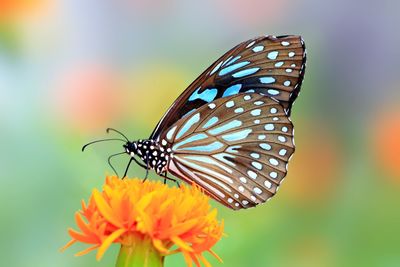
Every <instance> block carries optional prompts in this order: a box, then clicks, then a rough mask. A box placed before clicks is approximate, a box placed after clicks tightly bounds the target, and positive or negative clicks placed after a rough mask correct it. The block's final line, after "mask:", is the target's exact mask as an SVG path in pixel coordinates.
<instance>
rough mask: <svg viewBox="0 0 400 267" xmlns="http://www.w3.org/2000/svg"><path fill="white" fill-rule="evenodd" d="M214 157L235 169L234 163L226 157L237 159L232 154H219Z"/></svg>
mask: <svg viewBox="0 0 400 267" xmlns="http://www.w3.org/2000/svg"><path fill="white" fill-rule="evenodd" d="M213 157H214V158H216V159H218V160H220V161H222V162H224V163H225V164H228V165H231V166H233V167H235V166H236V164H235V163H233V162H231V161H229V160H227V159H225V157H227V158H233V159H234V158H236V157H235V156H233V155H230V154H227V153H219V154H216V155H213Z"/></svg>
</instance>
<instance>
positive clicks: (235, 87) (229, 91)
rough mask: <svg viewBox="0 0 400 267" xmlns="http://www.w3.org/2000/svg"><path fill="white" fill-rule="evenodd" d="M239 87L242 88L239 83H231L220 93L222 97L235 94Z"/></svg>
mask: <svg viewBox="0 0 400 267" xmlns="http://www.w3.org/2000/svg"><path fill="white" fill-rule="evenodd" d="M240 89H242V85H241V84H235V85H232V86H230V87H228V88H226V90H225V92H224V94H223V95H222V97H225V96H231V95H236V94H237V93H239V91H240Z"/></svg>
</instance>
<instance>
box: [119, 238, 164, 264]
mask: <svg viewBox="0 0 400 267" xmlns="http://www.w3.org/2000/svg"><path fill="white" fill-rule="evenodd" d="M131 241H132V242H129V243H128V244H122V245H121V248H120V251H119V254H118V259H117V263H116V265H115V266H116V267H163V266H164V256H162V255H161V254H160V253H159V252H158V250H157V249H156V248H155V247H154V246H153V244H152V242H151V239H149V238H144V239H143V238H141V237H133V238H132V240H131Z"/></svg>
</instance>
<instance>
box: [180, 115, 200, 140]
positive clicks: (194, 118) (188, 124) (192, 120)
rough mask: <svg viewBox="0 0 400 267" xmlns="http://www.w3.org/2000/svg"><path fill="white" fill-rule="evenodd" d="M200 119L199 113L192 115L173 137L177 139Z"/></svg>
mask: <svg viewBox="0 0 400 267" xmlns="http://www.w3.org/2000/svg"><path fill="white" fill-rule="evenodd" d="M199 120H200V113H197V114H195V115H193V116H192V117H191V118H190V119H189V120H188V121H187V122H185V124H184V125H183V127H182V128H181V130H180V131H179V132H178V134H177V135H176V137H175V139H179V138H180V137H181V136H182V135H184V134H185V133H186V132H187V131H188V130H189V129H190V127H192V125H193V124H195V123H197V122H198V121H199Z"/></svg>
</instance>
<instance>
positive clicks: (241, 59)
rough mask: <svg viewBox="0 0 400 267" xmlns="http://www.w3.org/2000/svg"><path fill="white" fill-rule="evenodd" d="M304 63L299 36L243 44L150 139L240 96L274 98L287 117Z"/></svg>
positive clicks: (189, 92) (198, 81)
mask: <svg viewBox="0 0 400 267" xmlns="http://www.w3.org/2000/svg"><path fill="white" fill-rule="evenodd" d="M305 63H306V52H305V46H304V42H303V40H302V38H301V37H300V36H294V35H290V36H280V37H275V36H263V37H258V38H255V39H251V40H248V41H246V42H243V43H241V44H239V45H237V46H236V47H234V48H232V49H231V50H230V51H228V52H227V53H226V54H224V55H223V56H222V57H221V58H220V59H218V60H217V61H215V62H214V64H212V65H211V66H210V67H209V68H208V69H207V70H206V71H204V72H203V73H202V74H201V75H200V76H199V77H198V78H197V79H196V80H195V81H194V82H193V83H192V84H191V85H190V86H189V87H188V88H187V89H186V90H185V91H184V92H183V93H182V94H181V95H180V96H179V97H178V99H177V100H176V101H175V102H174V103H173V104H172V106H171V107H170V108H169V109H168V111H167V112H166V113H165V114H164V116H163V118H162V119H161V121H160V122H159V123H158V125H157V127H156V128H155V129H154V131H153V133H152V135H151V137H150V138H151V139H153V140H158V139H159V136H160V134H161V132H162V131H163V130H165V129H167V128H169V127H170V126H171V125H172V124H174V123H175V122H176V121H177V120H178V119H180V118H182V117H184V116H185V115H187V114H188V113H190V112H193V111H194V110H196V109H198V108H199V107H201V106H203V105H204V104H207V103H210V102H212V101H214V100H216V99H219V98H222V97H226V96H230V95H236V94H239V93H243V92H255V93H259V94H263V95H266V96H269V97H273V98H274V99H276V100H277V101H278V102H279V103H280V104H281V105H282V106H283V107H284V109H285V112H286V113H287V114H290V109H291V106H292V104H293V102H294V100H295V99H296V97H297V95H298V93H299V91H300V86H301V83H302V80H303V76H304V71H305Z"/></svg>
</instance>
